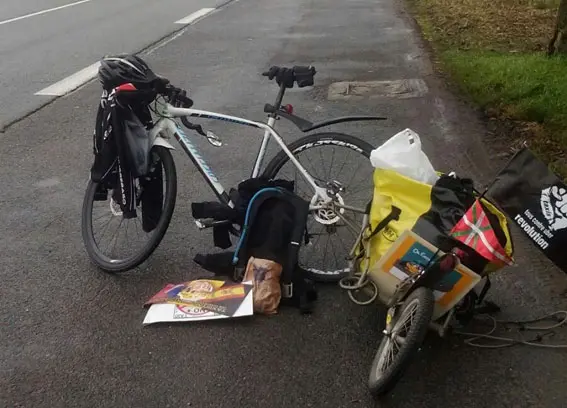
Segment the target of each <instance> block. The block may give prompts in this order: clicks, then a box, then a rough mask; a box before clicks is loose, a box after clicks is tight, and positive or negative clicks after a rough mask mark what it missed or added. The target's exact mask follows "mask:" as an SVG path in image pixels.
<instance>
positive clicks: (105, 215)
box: [81, 146, 177, 273]
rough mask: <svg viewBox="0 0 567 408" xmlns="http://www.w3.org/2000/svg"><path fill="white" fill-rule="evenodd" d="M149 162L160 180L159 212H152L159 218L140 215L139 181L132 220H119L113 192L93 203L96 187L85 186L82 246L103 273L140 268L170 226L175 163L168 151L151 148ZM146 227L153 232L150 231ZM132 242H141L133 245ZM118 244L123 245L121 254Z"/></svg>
mask: <svg viewBox="0 0 567 408" xmlns="http://www.w3.org/2000/svg"><path fill="white" fill-rule="evenodd" d="M151 158H152V160H151V166H152V168H153V169H154V172H155V171H156V170H157V171H160V173H161V179H162V190H161V192H162V193H163V199H162V200H163V201H162V203H161V204H162V207H161V211H155V210H154V213H158V214H159V215H158V216H157V217H155V216H153V213H149V212H146V214H143V208H142V205H143V204H142V195H143V194H144V183H143V182H140V180H136V182H135V184H136V197H137V198H136V201H137V203H136V204H137V205H136V213H137V216H136V217H135V218H131V219H125V218H124V217H123V216H122V212H121V211H120V206H119V205H118V203H116V202H115V201H114V199H113V190H112V189H110V190H109V191H108V193H107V196H106V200H95V194H96V192H97V189H98V187H99V183H95V182H93V181H92V180H90V181H89V184H88V186H87V190H86V192H85V198H84V200H83V209H82V217H81V218H82V225H81V227H82V235H83V243H84V245H85V249H86V250H87V253H88V255H89V258H90V259H91V261H92V262H93V263H94V264H95V265H97V266H98V267H99V268H101V269H102V270H104V271H106V272H111V273H118V272H124V271H127V270H129V269H132V268H135V267H136V266H138V265H140V264H141V263H142V262H144V261H145V260H146V259H147V258H148V257H149V256H150V255H151V254H152V253H153V252H154V251H155V249H156V248H157V246H158V245H159V244H160V242H161V240H162V239H163V237H164V235H165V232H166V231H167V228H168V226H169V222H170V220H171V217H172V215H173V210H174V208H175V200H176V195H177V174H176V170H175V163H174V162H173V157H172V156H171V153H170V151H169V150H168V149H166V148H164V147H161V146H154V147H153V148H152V151H151ZM147 193H148V190H146V194H147ZM153 193H154V192H152V194H153ZM143 217H145V219H144V218H143ZM152 217H153V218H152ZM145 222H146V223H145ZM144 224H146V227H145V228H144ZM148 224H149V225H152V226H153V229H151V230H149V229H150V228H151V227H150V228H148V226H147V225H148ZM98 227H100V231H98ZM146 231H147V232H146ZM132 238H134V239H136V238H138V239H140V240H141V242H138V243H136V242H135V241H134V240H133V239H132ZM119 243H121V244H124V245H123V247H124V248H123V249H122V250H121V248H120V246H118V244H119ZM121 246H122V245H121ZM117 247H118V251H119V252H117Z"/></svg>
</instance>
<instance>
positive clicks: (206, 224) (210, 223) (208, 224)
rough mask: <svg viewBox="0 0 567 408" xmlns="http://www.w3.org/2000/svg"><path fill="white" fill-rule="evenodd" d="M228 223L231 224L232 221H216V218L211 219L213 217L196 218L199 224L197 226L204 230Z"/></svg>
mask: <svg viewBox="0 0 567 408" xmlns="http://www.w3.org/2000/svg"><path fill="white" fill-rule="evenodd" d="M227 224H230V221H228V220H223V221H215V220H211V219H208V220H203V219H198V220H195V225H196V226H197V228H198V229H199V230H204V229H207V228H213V227H218V226H221V225H227Z"/></svg>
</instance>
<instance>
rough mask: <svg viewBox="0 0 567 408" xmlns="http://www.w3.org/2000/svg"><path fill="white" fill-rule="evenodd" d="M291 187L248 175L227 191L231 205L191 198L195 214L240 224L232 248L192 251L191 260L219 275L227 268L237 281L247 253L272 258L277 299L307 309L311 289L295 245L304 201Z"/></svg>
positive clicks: (304, 210)
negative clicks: (278, 275) (278, 291)
mask: <svg viewBox="0 0 567 408" xmlns="http://www.w3.org/2000/svg"><path fill="white" fill-rule="evenodd" d="M293 190H294V184H293V182H290V181H286V180H267V179H265V178H253V179H248V180H245V181H243V182H241V183H240V184H239V185H238V189H237V190H233V191H232V192H231V194H230V195H231V197H232V198H233V200H234V201H233V203H234V204H235V205H234V208H230V207H228V206H223V205H222V204H218V203H210V202H209V203H194V204H193V216H194V217H195V218H197V219H199V218H213V219H215V220H218V221H222V220H227V219H228V220H230V221H231V222H232V223H234V224H236V225H238V226H240V229H241V234H240V239H239V241H238V242H237V244H236V249H235V251H234V252H223V253H219V254H210V255H201V254H198V255H197V256H196V257H195V262H197V263H198V264H199V265H201V266H202V267H203V268H205V269H207V270H209V271H212V272H215V273H219V274H226V273H227V271H232V278H233V279H234V280H237V281H238V280H242V277H243V274H244V270H245V268H246V265H247V263H248V260H249V259H250V257H254V258H260V259H267V260H272V261H274V262H277V263H278V264H280V265H282V274H281V281H280V283H281V286H282V299H281V303H282V304H287V305H293V306H297V307H299V308H300V309H301V311H302V312H310V311H311V308H312V303H313V301H314V300H316V298H317V292H316V290H315V286H314V283H313V282H312V281H311V280H310V279H308V278H307V277H306V274H305V271H304V270H303V269H302V268H301V267H300V266H299V262H298V257H299V249H300V246H301V244H302V242H304V241H305V232H306V224H307V216H308V214H309V203H308V202H307V201H305V200H303V199H302V198H300V197H299V196H297V195H296V194H294V192H293ZM223 209H224V212H223ZM217 238H218V237H217ZM229 262H231V265H228V263H229Z"/></svg>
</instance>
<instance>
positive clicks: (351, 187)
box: [264, 133, 374, 282]
mask: <svg viewBox="0 0 567 408" xmlns="http://www.w3.org/2000/svg"><path fill="white" fill-rule="evenodd" d="M288 148H289V149H290V151H291V152H292V153H293V155H294V157H295V158H296V159H297V160H298V161H299V162H300V163H301V165H302V166H303V167H304V168H305V169H306V170H307V171H308V172H309V174H310V175H311V177H313V179H314V180H315V182H316V183H317V185H318V186H320V187H323V188H326V189H327V190H328V191H332V192H333V194H332V195H333V198H334V202H335V203H337V204H339V206H337V207H333V208H325V209H320V210H314V211H312V212H311V213H310V216H309V219H308V222H307V234H308V237H309V243H308V245H302V247H301V249H300V253H299V263H300V265H301V267H302V268H303V269H305V270H306V271H307V273H308V275H309V276H310V277H311V278H313V279H314V280H316V281H320V282H336V281H339V280H340V279H341V278H343V277H344V276H347V275H348V274H349V273H350V270H349V268H348V261H347V259H346V257H347V255H348V254H349V252H350V250H351V247H352V245H353V244H354V242H355V240H356V238H357V237H358V234H359V233H360V230H361V228H362V220H363V213H364V211H365V209H366V205H367V204H368V202H369V201H370V200H371V198H372V191H373V182H372V176H373V172H374V168H373V167H372V164H371V163H370V152H371V151H372V150H373V149H374V147H373V146H372V145H371V144H370V143H368V142H365V141H364V140H361V139H359V138H357V137H354V136H350V135H346V134H342V133H317V134H313V135H309V136H305V137H303V138H301V139H298V140H296V141H295V142H293V143H290V144H289V145H288ZM264 176H266V177H269V178H283V179H287V180H294V181H295V191H296V194H297V195H299V196H300V197H302V198H303V199H305V200H307V201H309V202H312V200H314V191H313V189H312V188H311V186H310V185H309V184H308V183H307V182H306V181H305V179H304V178H303V177H302V176H301V174H300V173H299V171H298V170H297V168H296V167H295V165H294V164H293V163H292V162H291V161H290V160H289V157H288V156H287V155H286V154H285V152H283V151H281V152H279V153H278V154H277V155H276V156H275V157H274V158H273V159H272V161H270V163H268V165H267V166H266V170H265V171H264ZM341 205H346V206H349V207H354V208H357V209H358V210H357V211H355V210H352V209H346V208H342V207H341Z"/></svg>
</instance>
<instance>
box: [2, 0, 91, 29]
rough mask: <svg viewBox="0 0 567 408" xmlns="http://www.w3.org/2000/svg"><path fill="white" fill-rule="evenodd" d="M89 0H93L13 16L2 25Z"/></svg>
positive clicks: (78, 2) (81, 2)
mask: <svg viewBox="0 0 567 408" xmlns="http://www.w3.org/2000/svg"><path fill="white" fill-rule="evenodd" d="M89 1H91V0H80V1H76V2H74V3H69V4H65V5H63V6H59V7H53V8H50V9H47V10H41V11H37V12H35V13H31V14H26V15H25V16H20V17H15V18H11V19H9V20H4V21H0V25H4V24H8V23H13V22H14V21H19V20H23V19H24V18H30V17H35V16H39V15H42V14H45V13H51V12H52V11H57V10H61V9H64V8H67V7H73V6H78V5H79V4H83V3H87V2H89Z"/></svg>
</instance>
